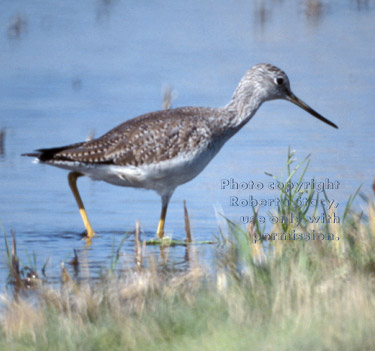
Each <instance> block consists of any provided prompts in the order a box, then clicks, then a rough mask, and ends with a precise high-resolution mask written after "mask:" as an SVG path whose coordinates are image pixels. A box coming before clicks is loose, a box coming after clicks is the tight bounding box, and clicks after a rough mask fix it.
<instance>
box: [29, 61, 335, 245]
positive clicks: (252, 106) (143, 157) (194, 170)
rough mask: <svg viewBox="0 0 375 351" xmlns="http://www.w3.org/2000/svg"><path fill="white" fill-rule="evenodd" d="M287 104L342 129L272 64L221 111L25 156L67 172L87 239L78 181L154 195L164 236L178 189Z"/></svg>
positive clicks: (244, 83)
mask: <svg viewBox="0 0 375 351" xmlns="http://www.w3.org/2000/svg"><path fill="white" fill-rule="evenodd" d="M274 99H285V100H288V101H290V102H293V103H294V104H296V105H297V106H299V107H301V108H303V109H304V110H306V111H307V112H309V113H310V114H311V115H313V116H314V117H316V118H318V119H320V120H321V121H323V122H325V123H327V124H329V125H330V126H332V127H334V128H338V127H337V126H336V124H334V123H332V122H331V121H329V120H328V119H326V118H325V117H323V116H321V115H320V114H319V113H318V112H316V111H315V110H313V109H312V108H311V107H310V106H308V105H307V104H305V103H304V102H303V101H302V100H300V99H299V98H297V97H296V96H295V95H294V94H293V93H292V91H291V89H290V84H289V79H288V77H287V75H286V74H285V73H284V72H283V71H282V70H280V69H279V68H277V67H275V66H272V65H270V64H258V65H255V66H254V67H252V68H251V69H250V70H249V71H248V72H247V73H246V74H245V75H244V76H243V78H242V79H241V81H240V83H239V85H238V87H237V89H236V90H235V92H234V94H233V97H232V100H231V101H230V102H229V104H227V105H226V106H224V107H221V108H207V107H181V108H175V109H170V110H163V111H156V112H151V113H148V114H145V115H142V116H139V117H136V118H133V119H131V120H128V121H126V122H124V123H122V124H120V125H119V126H117V127H115V128H114V129H112V130H110V131H109V132H108V133H106V134H104V135H103V136H101V137H100V138H98V139H94V140H90V141H86V142H80V143H76V144H72V145H67V146H62V147H56V148H51V149H39V150H37V151H36V152H33V153H28V154H25V156H35V157H37V159H38V160H39V161H40V162H42V163H45V164H48V165H52V166H56V167H60V168H64V169H68V170H70V171H71V172H70V173H69V175H68V180H69V185H70V188H71V189H72V192H73V195H74V197H75V199H76V202H77V204H78V207H79V210H80V213H81V216H82V220H83V223H84V225H85V228H86V231H87V236H88V238H91V237H92V236H93V235H94V230H93V229H92V227H91V224H90V222H89V219H88V217H87V214H86V211H85V208H84V206H83V203H82V200H81V197H80V195H79V192H78V189H77V178H78V177H80V176H83V175H85V176H88V177H90V178H92V179H95V180H103V181H105V182H108V183H111V184H114V185H120V186H126V187H134V188H144V189H152V190H155V191H156V192H157V193H158V194H159V195H160V196H161V200H162V209H161V216H160V220H159V225H158V228H157V232H156V235H157V237H158V238H162V237H163V235H164V223H165V217H166V213H167V207H168V202H169V199H170V198H171V196H172V194H173V192H174V190H175V189H176V187H177V186H179V185H181V184H184V183H186V182H188V181H189V180H191V179H193V178H194V177H196V176H197V175H198V174H199V173H200V172H201V171H202V170H203V169H204V168H205V167H206V166H207V164H208V163H209V162H210V161H211V160H212V158H213V157H214V156H215V155H216V154H217V153H218V151H219V150H220V149H221V147H222V146H223V145H224V144H225V142H226V141H227V140H228V139H229V138H230V137H232V136H233V135H234V134H236V133H237V132H238V131H239V130H240V129H241V128H242V127H243V126H244V125H245V124H246V123H247V122H248V121H249V120H250V118H251V117H253V116H254V114H255V112H256V111H257V110H258V108H259V107H260V105H261V104H262V103H263V102H265V101H268V100H274Z"/></svg>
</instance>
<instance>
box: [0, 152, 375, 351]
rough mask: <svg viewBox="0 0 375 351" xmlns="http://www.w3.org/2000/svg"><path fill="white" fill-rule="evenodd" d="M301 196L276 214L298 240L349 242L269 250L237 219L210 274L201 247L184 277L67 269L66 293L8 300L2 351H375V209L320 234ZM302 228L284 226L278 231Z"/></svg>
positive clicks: (146, 264) (48, 290) (152, 266)
mask: <svg viewBox="0 0 375 351" xmlns="http://www.w3.org/2000/svg"><path fill="white" fill-rule="evenodd" d="M289 156H290V157H289ZM292 156H293V155H292V154H291V153H289V155H288V162H289V161H291V162H290V163H288V174H287V179H289V181H291V180H292V178H293V176H295V174H296V172H295V170H296V168H297V167H296V168H294V169H292V168H290V167H289V166H290V164H291V163H292ZM305 170H306V168H305ZM305 170H304V171H302V176H301V177H300V178H299V181H302V180H303V174H304V172H305ZM299 196H301V194H300V193H298V192H295V193H294V192H292V191H282V192H281V193H280V197H281V198H283V197H285V198H288V199H289V200H290V201H288V202H286V201H285V202H281V203H285V204H288V205H285V206H284V207H279V208H278V209H276V212H275V213H276V214H277V215H280V216H281V215H288V214H294V215H298V216H300V217H301V222H300V223H299V226H300V229H299V230H303V231H305V232H307V231H309V232H312V231H313V230H315V231H317V232H321V233H325V234H327V233H333V234H334V235H335V237H338V238H339V239H338V240H270V239H271V238H270V237H267V236H266V235H265V234H266V233H265V232H264V227H262V226H261V224H260V223H259V222H257V221H255V222H253V223H251V224H250V225H249V226H248V228H247V229H246V230H244V229H243V228H241V227H239V226H237V225H236V224H234V223H232V222H231V221H229V220H228V227H229V231H228V234H223V235H222V237H221V239H220V243H219V244H218V245H216V259H215V260H214V263H213V266H211V267H205V266H204V265H202V264H200V262H199V259H197V258H196V256H195V255H194V252H193V251H194V247H193V246H191V247H190V249H191V255H190V257H191V259H190V261H189V267H188V268H187V269H185V270H173V269H172V270H167V269H165V268H163V267H161V266H159V265H157V264H156V263H155V260H154V259H153V257H148V256H147V255H145V256H143V257H141V260H140V261H139V262H141V263H139V264H136V265H135V266H134V267H133V268H130V269H128V270H127V271H122V272H121V274H117V273H116V272H114V271H113V270H109V271H108V272H107V273H106V274H104V275H103V276H102V277H101V279H100V280H91V281H90V280H85V281H79V280H76V279H74V278H72V276H71V275H70V274H69V272H68V271H67V270H66V269H65V267H62V283H61V286H60V287H59V288H56V287H52V286H50V285H48V284H43V282H40V283H39V284H36V285H35V286H34V288H33V289H32V291H31V292H28V291H26V292H25V291H24V290H22V289H20V290H19V291H18V292H17V294H15V295H14V296H10V295H7V296H1V299H2V303H3V305H4V310H3V313H2V314H1V318H0V349H1V350H17V351H18V350H19V351H23V350H56V351H59V350H64V351H65V350H83V351H85V350H137V351H140V350H159V349H162V350H196V349H200V350H219V351H220V350H278V351H280V350H281V351H283V350H297V349H303V350H322V351H323V350H340V351H342V350H348V351H349V350H351V351H352V350H373V345H375V334H374V332H373V331H374V330H375V317H374V316H375V204H374V201H373V200H370V199H367V208H366V210H365V211H364V212H362V213H359V214H358V213H353V212H352V211H350V205H351V203H352V199H349V201H348V203H349V207H348V208H347V210H346V211H345V215H344V216H343V217H342V221H341V222H340V224H339V225H338V224H337V223H324V224H317V223H310V222H309V221H308V220H304V218H307V217H308V216H309V215H311V213H314V211H317V207H315V208H312V207H306V208H305V207H301V206H297V205H296V204H297V199H298V197H299ZM308 196H309V197H310V198H311V199H313V198H315V197H316V196H318V195H317V194H316V193H314V192H312V193H310V194H308ZM257 216H258V212H257V209H254V217H255V219H256V217H257ZM293 229H295V227H294V226H293V224H292V223H278V224H276V225H275V226H274V228H273V230H272V231H273V232H280V233H282V232H283V233H285V232H290V231H291V230H293ZM255 238H256V239H257V240H254V239H255ZM171 249H172V248H171ZM136 251H137V250H136ZM137 255H139V252H138V253H135V258H138V259H139V257H138V256H137ZM137 262H138V261H137ZM26 290H27V289H26ZM28 290H30V289H28Z"/></svg>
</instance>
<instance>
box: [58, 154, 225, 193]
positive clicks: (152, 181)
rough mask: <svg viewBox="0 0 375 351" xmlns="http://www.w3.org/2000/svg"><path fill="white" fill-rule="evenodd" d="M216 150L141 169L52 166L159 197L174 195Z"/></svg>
mask: <svg viewBox="0 0 375 351" xmlns="http://www.w3.org/2000/svg"><path fill="white" fill-rule="evenodd" d="M219 149H220V147H219V148H215V149H210V150H208V149H205V150H204V151H202V150H199V151H198V152H196V153H195V154H192V153H190V154H183V155H180V156H179V157H176V158H173V159H171V160H167V161H162V162H160V163H153V164H147V165H141V166H137V167H136V166H118V165H106V164H94V165H87V164H83V163H82V164H80V163H65V162H61V163H53V165H54V166H57V167H60V168H64V169H69V170H74V171H77V172H80V173H83V174H84V175H86V176H88V177H90V178H92V179H94V180H102V181H105V182H107V183H111V184H114V185H119V186H125V187H134V188H144V189H152V190H155V191H156V192H158V193H159V194H160V195H163V194H166V193H169V192H171V191H172V192H173V190H174V189H175V188H176V187H177V186H178V185H180V184H184V183H186V182H188V181H189V180H191V179H193V178H195V177H196V176H197V175H198V174H199V173H200V172H201V171H202V170H203V169H204V168H205V167H206V165H207V164H208V163H209V162H210V161H211V159H212V158H213V157H214V156H215V155H216V153H217V152H218V151H219Z"/></svg>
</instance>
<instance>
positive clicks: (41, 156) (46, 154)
mask: <svg viewBox="0 0 375 351" xmlns="http://www.w3.org/2000/svg"><path fill="white" fill-rule="evenodd" d="M82 144H84V142H82V143H77V144H72V145H67V146H60V147H53V148H51V149H39V150H35V151H34V152H30V153H26V154H21V156H28V157H36V158H38V160H39V161H41V162H46V161H50V160H53V159H55V155H56V154H57V153H59V152H60V151H63V150H66V149H74V148H76V147H79V146H81V145H82ZM58 159H61V157H58Z"/></svg>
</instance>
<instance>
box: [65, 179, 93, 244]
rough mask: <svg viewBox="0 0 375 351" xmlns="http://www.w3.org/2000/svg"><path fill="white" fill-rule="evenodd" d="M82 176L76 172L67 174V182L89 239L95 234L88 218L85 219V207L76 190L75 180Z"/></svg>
mask: <svg viewBox="0 0 375 351" xmlns="http://www.w3.org/2000/svg"><path fill="white" fill-rule="evenodd" d="M82 175H83V174H81V173H78V172H70V173H69V174H68V181H69V186H70V189H72V193H73V195H74V198H75V199H76V202H77V205H78V208H79V213H80V214H81V217H82V220H83V224H84V226H85V228H86V231H87V238H88V239H91V238H92V237H93V236H94V234H95V233H94V230H93V229H92V227H91V224H90V221H89V218H88V217H87V213H86V210H85V206H83V202H82V199H81V196H80V195H79V192H78V188H77V178H79V177H81V176H82Z"/></svg>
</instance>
